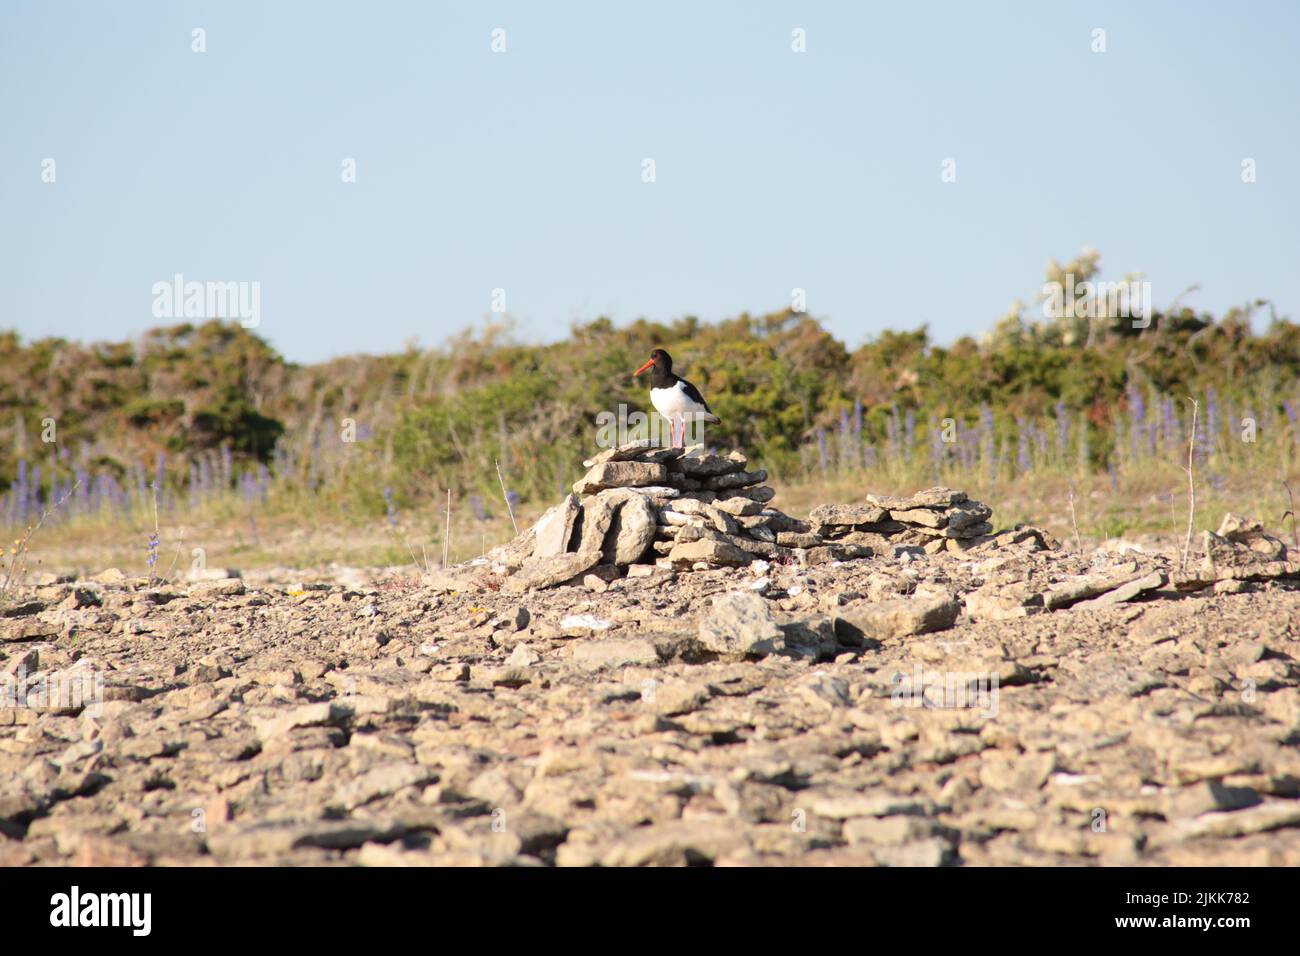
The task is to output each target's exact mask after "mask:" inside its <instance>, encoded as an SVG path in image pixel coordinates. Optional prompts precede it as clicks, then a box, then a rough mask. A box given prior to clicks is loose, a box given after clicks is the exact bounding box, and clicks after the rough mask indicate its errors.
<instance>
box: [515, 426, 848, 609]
mask: <svg viewBox="0 0 1300 956" xmlns="http://www.w3.org/2000/svg"><path fill="white" fill-rule="evenodd" d="M748 464H749V463H748V461H747V460H746V458H745V456H744V455H742V454H741V453H740V452H738V451H733V452H730V453H728V454H725V455H718V454H711V453H709V452H707V451H705V450H704V449H703V448H702V447H701V446H694V447H692V448H690V449H682V448H660V447H658V446H656V445H655V444H653V443H652V442H650V441H638V442H632V443H630V444H627V445H623V446H620V447H618V448H610V449H606V450H605V451H603V452H601V453H600V454H598V455H596V456H595V457H594V458H591V459H589V460H587V461H585V462H583V466H584V467H585V468H587V473H586V474H585V475H584V476H583V477H582V478H581V479H579V480H578V481H577V482H576V483H575V484H574V486H573V493H572V494H570V495H567V496H566V497H565V499H564V500H563V501H561V502H560V503H559V504H558V505H556V506H555V507H553V508H551V509H550V510H549V511H547V512H546V514H544V515H543V516H542V518H541V520H540V521H538V523H537V524H536V525H535V526H534V527H533V528H532V529H530V530H529V532H528V533H527V534H526V535H523V536H521V539H519V540H517V541H516V542H514V543H512V545H511V546H509V548H508V549H507V552H508V551H513V553H515V554H516V555H520V554H524V553H526V554H527V555H528V556H527V558H526V560H523V561H522V563H521V564H520V567H519V568H518V570H517V571H516V572H515V573H514V574H512V576H511V577H510V579H509V581H508V582H507V584H506V587H507V588H509V589H511V590H521V591H522V590H530V589H533V588H538V587H548V586H551V585H553V584H559V583H562V582H564V581H568V580H571V579H574V578H580V577H581V576H583V575H584V574H587V573H596V574H598V575H601V574H603V575H605V576H607V577H613V576H616V575H619V574H623V573H625V572H626V573H630V574H638V573H653V569H654V568H655V567H659V568H667V569H671V570H677V571H684V570H703V569H708V568H718V567H739V566H741V565H747V564H750V563H751V562H753V561H756V560H773V559H776V560H788V559H792V558H793V557H794V556H795V553H796V550H798V549H806V550H804V551H803V553H802V554H801V555H800V557H802V558H803V559H804V560H805V561H807V562H808V563H812V564H816V563H821V562H824V561H828V560H834V559H843V558H853V557H870V556H871V554H872V551H871V550H870V549H869V548H867V547H864V546H859V545H856V544H853V543H844V544H839V543H833V544H830V545H827V543H826V542H824V541H823V540H822V539H821V538H820V537H819V536H817V535H815V534H812V533H811V528H810V527H809V525H808V524H807V522H804V521H799V520H798V519H795V518H791V517H790V516H789V515H786V514H783V513H782V512H781V511H779V510H777V509H776V508H773V507H772V506H771V501H772V499H773V498H774V497H775V496H776V492H775V491H774V490H773V489H772V488H771V487H770V486H769V485H767V484H764V482H766V481H767V472H766V471H764V470H763V469H761V468H760V469H756V470H754V471H748V470H746V469H747V466H748ZM529 549H531V550H529ZM507 552H502V554H505V553H507ZM499 556H500V555H499ZM641 569H644V570H641Z"/></svg>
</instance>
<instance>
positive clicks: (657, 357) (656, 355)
mask: <svg viewBox="0 0 1300 956" xmlns="http://www.w3.org/2000/svg"><path fill="white" fill-rule="evenodd" d="M652 365H653V366H654V367H655V370H656V371H658V372H661V373H667V372H671V371H672V370H673V357H672V356H671V355H669V354H668V353H667V352H665V351H664V350H663V349H655V350H654V351H653V352H651V353H650V360H649V361H648V362H646V363H645V364H644V365H642V366H641V367H640V368H639V369H637V370H636V371H635V372H634V373H633V374H634V375H640V374H641V373H642V372H644V371H645V370H646V369H648V368H650V366H652Z"/></svg>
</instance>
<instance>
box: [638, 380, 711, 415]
mask: <svg viewBox="0 0 1300 956" xmlns="http://www.w3.org/2000/svg"><path fill="white" fill-rule="evenodd" d="M650 401H651V403H652V404H653V405H654V407H655V411H657V412H658V413H659V414H660V415H662V416H663V417H664V418H674V417H676V416H678V415H689V414H690V413H691V412H702V411H704V406H703V405H700V404H699V403H697V402H693V401H691V400H690V398H688V397H687V395H686V392H684V391H683V390H682V385H681V382H677V383H676V384H674V385H673V387H672V388H652V389H650Z"/></svg>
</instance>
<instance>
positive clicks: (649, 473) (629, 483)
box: [573, 461, 668, 495]
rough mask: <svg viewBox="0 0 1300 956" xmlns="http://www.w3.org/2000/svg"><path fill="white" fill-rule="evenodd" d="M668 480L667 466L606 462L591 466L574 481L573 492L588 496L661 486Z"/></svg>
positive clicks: (631, 462)
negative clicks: (619, 489) (610, 491)
mask: <svg viewBox="0 0 1300 956" xmlns="http://www.w3.org/2000/svg"><path fill="white" fill-rule="evenodd" d="M667 480H668V466H667V465H662V464H659V463H658V462H650V461H607V462H602V463H601V464H598V465H593V466H592V468H591V470H590V471H588V472H587V474H586V475H585V476H584V477H582V478H581V479H579V480H578V481H576V482H575V483H574V485H573V491H574V493H575V494H579V495H589V494H593V493H595V492H597V491H604V490H605V489H606V488H631V487H644V486H647V485H661V484H664V483H665V482H666V481H667Z"/></svg>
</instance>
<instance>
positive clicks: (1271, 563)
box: [1172, 514, 1300, 593]
mask: <svg viewBox="0 0 1300 956" xmlns="http://www.w3.org/2000/svg"><path fill="white" fill-rule="evenodd" d="M1201 555H1202V558H1201V562H1200V564H1199V565H1198V566H1195V567H1192V568H1190V569H1188V570H1187V571H1183V572H1178V573H1175V574H1174V575H1173V576H1172V581H1173V584H1174V586H1175V587H1176V588H1177V589H1178V590H1179V591H1199V590H1201V589H1202V588H1208V587H1213V588H1214V589H1215V590H1216V591H1218V592H1220V593H1235V592H1238V591H1243V590H1246V589H1247V588H1248V586H1249V583H1250V582H1260V581H1272V580H1280V579H1285V578H1296V577H1300V560H1297V552H1296V551H1294V550H1291V549H1288V548H1287V546H1286V544H1285V543H1284V542H1283V541H1282V539H1280V538H1278V537H1275V536H1274V535H1271V534H1269V533H1268V532H1267V531H1265V530H1264V526H1263V524H1262V523H1261V522H1259V521H1258V520H1253V519H1250V518H1244V517H1242V516H1241V515H1235V514H1227V515H1224V517H1223V522H1222V523H1221V524H1220V525H1219V530H1218V532H1211V531H1206V532H1204V533H1203V535H1202V541H1201Z"/></svg>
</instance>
